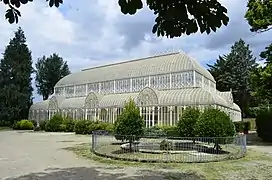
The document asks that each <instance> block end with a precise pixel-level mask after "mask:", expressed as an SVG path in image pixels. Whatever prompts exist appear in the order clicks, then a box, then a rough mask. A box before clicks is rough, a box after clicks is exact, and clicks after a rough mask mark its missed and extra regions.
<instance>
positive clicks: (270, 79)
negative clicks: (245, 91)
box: [251, 44, 272, 104]
mask: <svg viewBox="0 0 272 180" xmlns="http://www.w3.org/2000/svg"><path fill="white" fill-rule="evenodd" d="M260 57H261V58H262V59H263V60H265V66H264V67H259V68H258V69H257V70H255V71H254V72H252V74H251V85H252V88H253V92H252V95H253V96H254V97H255V98H256V99H257V100H258V101H259V102H260V103H261V104H267V103H268V104H271V103H272V44H270V45H269V46H267V47H266V48H265V50H264V51H263V52H261V53H260Z"/></svg>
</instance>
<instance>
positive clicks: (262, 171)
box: [66, 144, 272, 179]
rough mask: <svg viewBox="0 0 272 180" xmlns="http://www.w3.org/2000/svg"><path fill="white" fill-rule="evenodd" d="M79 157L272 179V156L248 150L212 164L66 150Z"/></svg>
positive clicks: (201, 173) (213, 175)
mask: <svg viewBox="0 0 272 180" xmlns="http://www.w3.org/2000/svg"><path fill="white" fill-rule="evenodd" d="M66 149H67V150H70V151H73V152H74V153H76V154H77V155H79V156H81V157H84V158H87V159H89V160H92V161H95V162H96V163H99V164H101V163H102V164H107V165H109V164H110V165H112V166H115V167H116V166H117V167H122V168H126V167H131V166H133V167H135V168H140V169H146V170H158V169H163V170H169V171H173V170H174V171H178V172H191V173H194V174H197V175H199V176H201V177H204V178H205V179H269V178H271V177H272V156H269V155H268V154H264V153H261V152H257V151H253V150H248V152H247V155H246V157H244V158H241V159H238V160H228V161H221V162H210V163H187V164H186V163H167V164H166V163H152V164H151V163H139V162H124V161H118V160H111V159H107V158H102V157H98V156H96V155H94V154H93V153H92V152H90V145H89V144H80V145H77V146H75V147H70V148H66Z"/></svg>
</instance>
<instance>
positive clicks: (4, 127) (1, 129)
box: [0, 126, 12, 131]
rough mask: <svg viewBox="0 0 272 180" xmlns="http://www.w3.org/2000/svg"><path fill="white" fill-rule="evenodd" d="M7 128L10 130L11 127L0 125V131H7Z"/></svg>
mask: <svg viewBox="0 0 272 180" xmlns="http://www.w3.org/2000/svg"><path fill="white" fill-rule="evenodd" d="M9 130H12V129H11V128H10V127H8V126H0V131H9Z"/></svg>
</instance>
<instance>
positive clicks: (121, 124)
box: [114, 99, 144, 149]
mask: <svg viewBox="0 0 272 180" xmlns="http://www.w3.org/2000/svg"><path fill="white" fill-rule="evenodd" d="M114 133H115V134H116V135H115V138H116V139H117V140H122V141H124V140H125V141H128V142H129V144H130V149H131V145H132V143H133V142H134V141H137V140H139V139H140V138H141V136H142V135H143V134H144V120H143V118H142V117H141V116H140V110H139V108H138V107H137V106H136V104H135V102H134V101H133V100H132V99H130V100H129V102H128V103H126V104H125V106H124V110H123V112H122V113H121V114H120V116H119V117H118V119H117V121H115V123H114Z"/></svg>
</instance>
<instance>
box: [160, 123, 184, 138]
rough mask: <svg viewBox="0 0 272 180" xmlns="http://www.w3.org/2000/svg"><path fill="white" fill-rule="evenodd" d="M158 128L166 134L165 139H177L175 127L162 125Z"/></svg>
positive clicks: (177, 133)
mask: <svg viewBox="0 0 272 180" xmlns="http://www.w3.org/2000/svg"><path fill="white" fill-rule="evenodd" d="M159 128H160V129H161V130H162V131H163V132H164V133H165V134H166V136H167V137H169V138H171V137H178V136H179V132H178V129H177V126H170V125H163V126H159Z"/></svg>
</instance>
